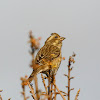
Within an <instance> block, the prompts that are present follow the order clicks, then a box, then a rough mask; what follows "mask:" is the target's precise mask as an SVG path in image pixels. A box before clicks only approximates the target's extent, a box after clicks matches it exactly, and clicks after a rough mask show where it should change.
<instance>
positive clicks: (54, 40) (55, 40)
mask: <svg viewBox="0 0 100 100" xmlns="http://www.w3.org/2000/svg"><path fill="white" fill-rule="evenodd" d="M64 39H65V37H61V36H60V35H58V34H57V33H52V34H51V36H50V37H49V38H48V39H47V40H46V42H45V44H47V43H50V44H51V45H55V46H58V47H61V46H62V41H63V40H64Z"/></svg>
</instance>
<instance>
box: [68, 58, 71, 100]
mask: <svg viewBox="0 0 100 100" xmlns="http://www.w3.org/2000/svg"><path fill="white" fill-rule="evenodd" d="M70 66H71V62H70V60H69V64H68V100H70Z"/></svg>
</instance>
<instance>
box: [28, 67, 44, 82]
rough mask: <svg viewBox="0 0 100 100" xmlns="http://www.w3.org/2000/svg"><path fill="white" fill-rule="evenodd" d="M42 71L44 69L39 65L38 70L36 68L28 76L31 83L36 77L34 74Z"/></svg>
mask: <svg viewBox="0 0 100 100" xmlns="http://www.w3.org/2000/svg"><path fill="white" fill-rule="evenodd" d="M41 71H42V69H41V67H38V68H37V69H36V70H34V71H33V72H32V73H31V75H30V76H29V78H28V81H29V83H31V82H32V80H33V79H34V76H35V75H37V74H38V73H40V72H41Z"/></svg>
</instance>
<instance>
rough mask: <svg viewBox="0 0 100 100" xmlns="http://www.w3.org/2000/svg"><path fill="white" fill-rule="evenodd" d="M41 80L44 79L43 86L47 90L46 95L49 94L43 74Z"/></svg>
mask: <svg viewBox="0 0 100 100" xmlns="http://www.w3.org/2000/svg"><path fill="white" fill-rule="evenodd" d="M41 78H42V82H43V85H44V88H45V91H46V94H48V90H47V86H46V84H45V80H44V77H43V75H42V74H41Z"/></svg>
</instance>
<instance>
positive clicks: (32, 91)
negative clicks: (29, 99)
mask: <svg viewBox="0 0 100 100" xmlns="http://www.w3.org/2000/svg"><path fill="white" fill-rule="evenodd" d="M28 86H29V88H30V90H31V93H32V96H33V98H34V100H37V99H36V97H35V94H34V90H33V88H32V87H31V85H30V83H29V82H28Z"/></svg>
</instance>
